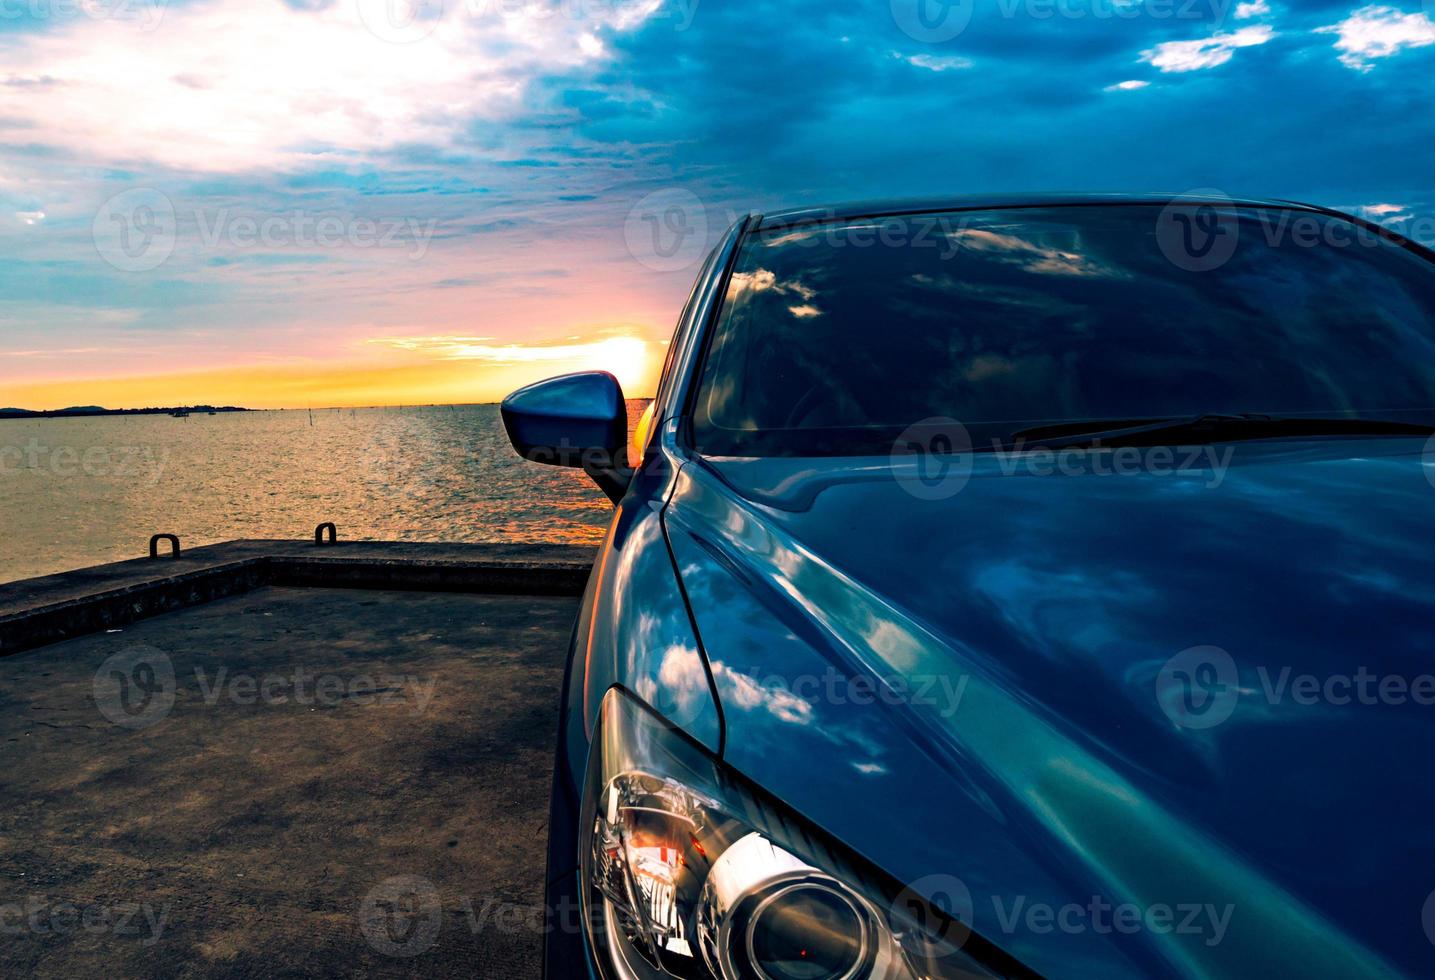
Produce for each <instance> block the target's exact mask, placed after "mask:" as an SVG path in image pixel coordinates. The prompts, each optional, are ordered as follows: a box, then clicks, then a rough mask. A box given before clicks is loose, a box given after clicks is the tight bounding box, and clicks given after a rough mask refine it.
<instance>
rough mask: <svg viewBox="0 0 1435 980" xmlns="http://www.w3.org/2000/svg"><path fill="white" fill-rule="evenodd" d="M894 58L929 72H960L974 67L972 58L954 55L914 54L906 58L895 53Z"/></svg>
mask: <svg viewBox="0 0 1435 980" xmlns="http://www.w3.org/2000/svg"><path fill="white" fill-rule="evenodd" d="M892 54H893V56H894V57H896V58H900V59H901V60H903V61H905V62H907V64H909V65H912V66H914V67H917V68H925V69H926V70H927V71H939V72H940V71H960V70H964V69H967V68H970V67H972V60H971V59H970V58H963V57H960V56H958V55H954V54H947V55H935V54H914V55H912V56H911V57H906V56H904V55H902V54H901V53H899V52H896V51H893V52H892Z"/></svg>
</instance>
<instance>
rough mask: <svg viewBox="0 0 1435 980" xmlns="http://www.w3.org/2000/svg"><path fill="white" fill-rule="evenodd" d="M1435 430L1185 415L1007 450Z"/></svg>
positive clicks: (1064, 426)
mask: <svg viewBox="0 0 1435 980" xmlns="http://www.w3.org/2000/svg"><path fill="white" fill-rule="evenodd" d="M1432 434H1435V426H1431V425H1419V424H1415V423H1410V422H1395V421H1392V420H1390V419H1367V418H1308V417H1303V416H1290V415H1287V416H1280V415H1261V414H1257V413H1252V412H1247V413H1243V414H1240V415H1187V416H1180V417H1176V418H1165V419H1126V420H1123V421H1117V422H1113V421H1112V420H1110V419H1101V420H1096V421H1092V422H1066V423H1058V424H1056V425H1043V426H1036V427H1033V428H1030V429H1022V430H1020V431H1018V432H1013V433H1012V434H1011V435H1010V436H1009V437H1008V443H1007V447H1006V448H1008V449H1018V448H1020V449H1026V448H1029V447H1043V448H1046V449H1061V448H1064V447H1067V446H1093V445H1096V444H1100V445H1102V446H1168V445H1186V446H1190V445H1204V444H1206V443H1212V442H1232V441H1238V440H1243V439H1275V438H1287V439H1299V438H1303V437H1316V436H1385V435H1393V436H1401V435H1404V436H1429V435H1432Z"/></svg>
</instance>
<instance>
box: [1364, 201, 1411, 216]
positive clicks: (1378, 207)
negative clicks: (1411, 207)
mask: <svg viewBox="0 0 1435 980" xmlns="http://www.w3.org/2000/svg"><path fill="white" fill-rule="evenodd" d="M1360 210H1362V211H1364V212H1365V213H1366V214H1368V215H1371V216H1372V217H1376V218H1384V217H1387V216H1389V215H1392V214H1399V213H1400V212H1401V211H1404V210H1405V205H1403V204H1367V205H1365V206H1363V207H1362V208H1361V209H1360Z"/></svg>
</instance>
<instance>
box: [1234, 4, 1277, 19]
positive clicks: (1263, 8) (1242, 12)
mask: <svg viewBox="0 0 1435 980" xmlns="http://www.w3.org/2000/svg"><path fill="white" fill-rule="evenodd" d="M1270 12H1271V5H1270V4H1269V3H1267V2H1266V0H1251V2H1249V3H1238V4H1236V20H1250V19H1251V18H1252V17H1264V16H1265V15H1266V14H1268V13H1270Z"/></svg>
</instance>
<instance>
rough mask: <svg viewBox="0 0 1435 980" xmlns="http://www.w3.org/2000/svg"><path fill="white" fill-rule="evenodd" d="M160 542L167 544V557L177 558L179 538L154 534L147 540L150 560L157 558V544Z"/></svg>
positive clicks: (171, 535)
mask: <svg viewBox="0 0 1435 980" xmlns="http://www.w3.org/2000/svg"><path fill="white" fill-rule="evenodd" d="M161 541H168V542H169V545H170V548H169V556H170V557H171V558H178V557H179V538H178V537H177V536H176V535H173V534H156V535H155V536H154V537H152V538H150V539H149V556H150V557H151V558H158V557H159V543H160V542H161Z"/></svg>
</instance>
